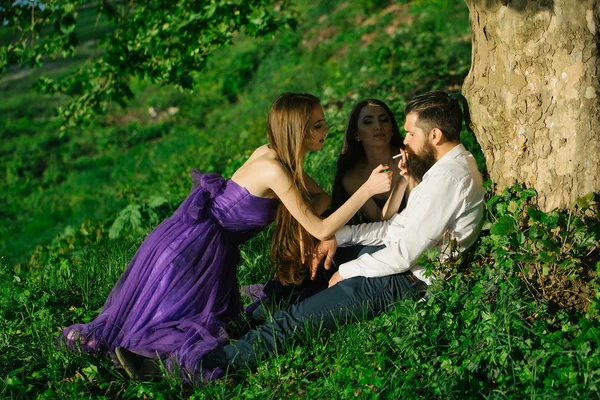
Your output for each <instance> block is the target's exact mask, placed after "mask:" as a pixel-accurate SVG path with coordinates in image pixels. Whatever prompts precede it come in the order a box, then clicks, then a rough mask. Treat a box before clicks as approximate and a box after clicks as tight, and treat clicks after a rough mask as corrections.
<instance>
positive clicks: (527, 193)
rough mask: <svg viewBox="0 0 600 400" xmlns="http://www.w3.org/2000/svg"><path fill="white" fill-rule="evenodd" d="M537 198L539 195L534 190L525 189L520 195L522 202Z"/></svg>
mask: <svg viewBox="0 0 600 400" xmlns="http://www.w3.org/2000/svg"><path fill="white" fill-rule="evenodd" d="M535 196H537V193H536V192H535V190H533V189H525V190H523V191H522V192H521V193H520V195H519V197H520V198H521V200H527V199H528V198H530V197H535Z"/></svg>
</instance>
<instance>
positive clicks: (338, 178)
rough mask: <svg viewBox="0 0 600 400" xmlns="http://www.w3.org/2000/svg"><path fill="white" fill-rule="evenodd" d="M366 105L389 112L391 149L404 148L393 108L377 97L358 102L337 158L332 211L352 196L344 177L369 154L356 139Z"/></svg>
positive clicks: (351, 221)
mask: <svg viewBox="0 0 600 400" xmlns="http://www.w3.org/2000/svg"><path fill="white" fill-rule="evenodd" d="M366 106H379V107H381V108H383V109H384V110H385V112H387V114H388V116H389V117H390V121H391V123H392V139H391V141H390V151H391V152H394V153H395V152H397V151H398V149H399V148H404V139H403V137H402V135H401V134H400V129H399V128H398V122H396V118H395V117H394V114H393V113H392V110H390V108H389V107H388V106H387V104H385V103H384V102H383V101H381V100H377V99H365V100H362V101H361V102H359V103H357V104H356V105H355V106H354V108H353V109H352V112H350V116H349V117H348V123H347V124H346V130H345V131H344V142H343V144H342V149H341V151H340V155H339V157H338V159H337V171H336V173H335V180H334V181H333V192H332V193H331V209H332V211H335V210H337V209H338V208H340V207H341V206H342V204H344V203H345V202H346V201H347V200H348V199H349V198H350V196H349V195H348V193H346V191H345V190H344V187H343V186H342V177H343V176H344V175H345V174H346V172H348V170H349V169H350V168H352V167H353V166H355V165H356V164H357V163H359V162H361V161H363V160H365V159H366V157H367V155H366V153H365V149H364V147H363V145H362V144H361V143H360V142H359V141H357V140H356V130H357V126H358V117H359V116H360V111H361V110H362V109H363V108H364V107H366ZM360 222H362V221H360V218H359V216H358V214H357V215H355V216H354V217H352V219H351V220H350V222H349V223H350V224H358V223H360Z"/></svg>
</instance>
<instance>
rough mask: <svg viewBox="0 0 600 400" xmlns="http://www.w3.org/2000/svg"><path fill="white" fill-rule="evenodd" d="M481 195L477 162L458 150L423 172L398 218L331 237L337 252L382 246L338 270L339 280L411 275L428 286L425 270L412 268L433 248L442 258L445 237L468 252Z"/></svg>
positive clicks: (478, 221)
mask: <svg viewBox="0 0 600 400" xmlns="http://www.w3.org/2000/svg"><path fill="white" fill-rule="evenodd" d="M484 192H485V191H484V188H483V178H482V177H481V174H480V173H479V170H478V169H477V163H476V162H475V159H474V158H473V156H472V155H471V153H469V152H468V151H467V150H466V149H465V147H464V146H463V145H462V144H459V145H457V146H456V147H454V148H453V149H452V150H450V151H449V152H448V153H446V154H445V155H444V156H443V157H442V158H441V159H439V160H438V161H437V162H436V163H435V164H434V165H433V166H432V167H431V168H430V169H429V171H427V173H425V175H424V176H423V180H422V181H421V183H419V184H418V185H417V186H416V187H415V188H414V189H413V190H412V191H411V193H410V196H409V198H408V204H407V205H406V208H405V209H404V210H402V212H401V213H399V214H396V215H394V216H393V217H392V218H390V219H389V220H387V221H381V222H373V223H368V224H361V225H354V226H344V227H343V228H342V229H340V230H339V231H338V232H337V233H336V234H335V237H336V240H337V243H338V246H341V247H343V246H351V245H357V244H361V245H365V246H367V245H374V246H377V245H384V246H385V248H383V249H381V250H379V251H377V252H375V253H372V254H363V255H362V256H360V257H359V258H357V259H356V260H352V261H350V262H347V263H344V264H342V265H340V267H339V273H340V275H341V276H342V278H344V279H348V278H352V277H355V276H365V277H378V276H386V275H392V274H398V273H401V272H406V271H408V270H410V271H412V272H413V274H414V275H415V276H416V277H417V278H419V279H421V280H422V281H425V282H427V283H428V284H429V283H431V279H429V278H428V277H425V276H424V274H425V268H424V267H421V266H418V265H415V263H416V261H417V259H418V258H419V257H420V256H421V254H422V253H423V252H424V251H425V250H427V249H431V248H437V249H438V252H439V254H440V257H442V258H443V257H444V251H445V250H446V248H447V245H448V238H452V239H456V241H457V244H458V250H459V251H463V250H465V249H467V248H468V247H470V246H471V245H472V244H473V243H474V242H475V240H477V236H478V235H479V232H480V231H481V225H482V222H483V196H484Z"/></svg>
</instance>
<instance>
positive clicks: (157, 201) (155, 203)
mask: <svg viewBox="0 0 600 400" xmlns="http://www.w3.org/2000/svg"><path fill="white" fill-rule="evenodd" d="M167 202H168V200H167V199H165V198H164V197H162V196H152V197H150V199H148V207H150V208H156V207H160V206H162V205H163V204H165V203H167Z"/></svg>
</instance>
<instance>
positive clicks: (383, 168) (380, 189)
mask: <svg viewBox="0 0 600 400" xmlns="http://www.w3.org/2000/svg"><path fill="white" fill-rule="evenodd" d="M365 185H366V187H367V190H368V191H369V195H370V196H371V197H372V196H375V195H376V194H379V193H386V192H389V191H390V189H391V188H392V171H390V167H389V166H387V165H382V164H379V165H378V166H377V167H376V168H375V169H374V170H373V172H371V175H370V176H369V179H367V181H366V182H365Z"/></svg>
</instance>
